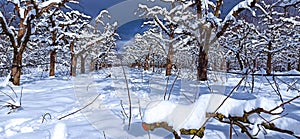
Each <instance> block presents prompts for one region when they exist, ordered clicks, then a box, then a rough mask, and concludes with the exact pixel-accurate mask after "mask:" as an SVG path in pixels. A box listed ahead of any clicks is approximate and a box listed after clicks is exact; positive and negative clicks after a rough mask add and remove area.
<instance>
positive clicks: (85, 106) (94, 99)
mask: <svg viewBox="0 0 300 139" xmlns="http://www.w3.org/2000/svg"><path fill="white" fill-rule="evenodd" d="M100 95H101V94H100V93H99V94H98V95H97V96H96V97H95V98H94V99H93V100H92V101H91V102H90V103H89V104H87V105H85V106H84V107H82V108H80V109H78V110H76V111H74V112H71V113H69V114H67V115H65V116H62V117H60V118H58V120H62V119H64V118H66V117H68V116H71V115H73V114H75V113H77V112H80V111H81V110H83V109H85V108H87V107H88V106H90V105H92V104H93V103H94V102H95V101H96V100H97V99H98V97H99V96H100Z"/></svg>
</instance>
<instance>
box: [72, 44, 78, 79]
mask: <svg viewBox="0 0 300 139" xmlns="http://www.w3.org/2000/svg"><path fill="white" fill-rule="evenodd" d="M70 51H71V67H70V74H71V76H73V77H75V76H76V67H77V56H76V55H75V52H74V41H72V42H71V44H70Z"/></svg>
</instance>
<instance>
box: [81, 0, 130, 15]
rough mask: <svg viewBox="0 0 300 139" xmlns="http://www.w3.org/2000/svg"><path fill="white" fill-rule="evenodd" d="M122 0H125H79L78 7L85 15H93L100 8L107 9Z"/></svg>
mask: <svg viewBox="0 0 300 139" xmlns="http://www.w3.org/2000/svg"><path fill="white" fill-rule="evenodd" d="M123 1H125V0H79V5H80V7H81V8H79V9H80V10H82V11H83V12H84V13H86V14H87V15H90V16H92V17H95V16H97V14H98V13H99V12H100V11H101V10H103V9H107V8H109V7H111V6H113V5H115V4H118V3H120V2H123Z"/></svg>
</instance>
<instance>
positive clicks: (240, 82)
mask: <svg viewBox="0 0 300 139" xmlns="http://www.w3.org/2000/svg"><path fill="white" fill-rule="evenodd" d="M246 76H247V75H245V76H243V78H242V79H241V80H240V81H239V83H238V84H237V85H236V86H235V87H234V88H233V89H232V90H231V92H230V93H229V94H228V95H227V97H226V98H225V99H224V100H223V101H222V103H221V104H220V105H219V106H218V108H217V109H216V110H215V111H214V112H213V113H216V112H217V111H218V110H219V109H220V108H221V106H222V105H223V104H224V103H225V101H226V100H227V99H228V98H229V97H230V96H231V95H232V93H233V92H234V90H235V89H236V88H238V87H239V86H240V85H241V84H242V82H243V81H244V79H245V78H246ZM209 119H210V118H207V119H206V120H205V122H204V123H203V125H202V126H201V127H200V128H199V130H200V129H201V128H203V127H204V125H205V124H206V123H207V122H208V120H209ZM194 138H195V135H194V136H193V137H192V139H194Z"/></svg>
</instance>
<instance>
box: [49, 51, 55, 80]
mask: <svg viewBox="0 0 300 139" xmlns="http://www.w3.org/2000/svg"><path fill="white" fill-rule="evenodd" d="M55 61H56V50H55V49H54V50H51V51H50V71H49V76H55Z"/></svg>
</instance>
